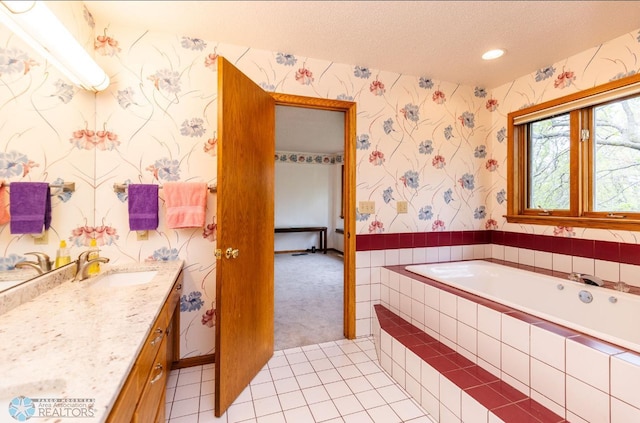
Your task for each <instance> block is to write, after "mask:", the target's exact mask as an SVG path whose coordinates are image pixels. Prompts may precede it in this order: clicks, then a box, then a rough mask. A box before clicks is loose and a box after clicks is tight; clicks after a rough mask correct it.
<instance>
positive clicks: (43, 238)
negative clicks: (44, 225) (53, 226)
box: [33, 231, 49, 245]
mask: <svg viewBox="0 0 640 423" xmlns="http://www.w3.org/2000/svg"><path fill="white" fill-rule="evenodd" d="M33 243H34V244H35V245H47V244H49V231H44V232H43V233H42V234H40V235H33Z"/></svg>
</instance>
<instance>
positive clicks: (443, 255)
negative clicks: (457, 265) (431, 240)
mask: <svg viewBox="0 0 640 423" xmlns="http://www.w3.org/2000/svg"><path fill="white" fill-rule="evenodd" d="M438 261H439V262H441V263H442V262H445V261H451V247H438Z"/></svg>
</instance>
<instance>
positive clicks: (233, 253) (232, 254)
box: [224, 247, 240, 258]
mask: <svg viewBox="0 0 640 423" xmlns="http://www.w3.org/2000/svg"><path fill="white" fill-rule="evenodd" d="M238 254H240V251H238V249H237V248H231V247H229V248H227V249H226V251H225V252H224V255H225V257H227V258H238Z"/></svg>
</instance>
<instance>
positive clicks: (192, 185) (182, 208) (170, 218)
mask: <svg viewBox="0 0 640 423" xmlns="http://www.w3.org/2000/svg"><path fill="white" fill-rule="evenodd" d="M162 188H163V191H164V201H165V207H166V208H167V213H166V220H167V227H168V228H170V229H180V228H204V222H205V212H206V208H207V184H206V183H204V182H166V183H164V184H163V187H162Z"/></svg>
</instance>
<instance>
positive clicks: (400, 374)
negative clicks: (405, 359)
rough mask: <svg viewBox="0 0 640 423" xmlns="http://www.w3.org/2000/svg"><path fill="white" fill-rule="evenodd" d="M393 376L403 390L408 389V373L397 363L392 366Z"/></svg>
mask: <svg viewBox="0 0 640 423" xmlns="http://www.w3.org/2000/svg"><path fill="white" fill-rule="evenodd" d="M391 376H392V377H393V380H395V381H396V382H397V383H398V385H400V386H402V388H403V389H404V388H406V387H407V382H406V380H407V371H406V370H405V369H404V367H402V366H401V365H400V364H399V363H396V362H395V361H394V362H393V363H392V364H391Z"/></svg>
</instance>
